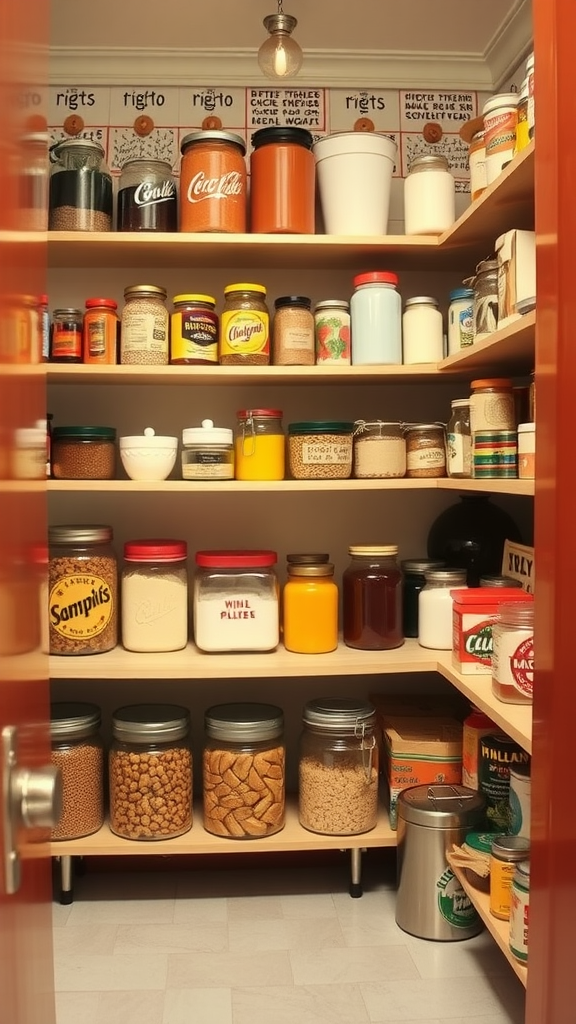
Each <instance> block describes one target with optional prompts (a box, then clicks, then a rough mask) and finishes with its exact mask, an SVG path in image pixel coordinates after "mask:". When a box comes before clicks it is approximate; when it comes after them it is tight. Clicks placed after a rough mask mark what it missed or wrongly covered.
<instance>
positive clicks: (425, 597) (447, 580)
mask: <svg viewBox="0 0 576 1024" xmlns="http://www.w3.org/2000/svg"><path fill="white" fill-rule="evenodd" d="M424 577H425V579H426V584H425V586H424V587H423V589H422V590H421V591H420V594H419V595H418V643H419V644H420V646H421V647H428V648H430V650H433V651H451V650H452V643H453V621H452V619H453V608H452V606H453V600H452V594H451V591H452V590H464V589H466V570H465V569H431V570H429V571H427V572H425V573H424Z"/></svg>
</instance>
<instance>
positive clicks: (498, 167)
mask: <svg viewBox="0 0 576 1024" xmlns="http://www.w3.org/2000/svg"><path fill="white" fill-rule="evenodd" d="M482 114H483V117H484V139H485V143H486V181H487V183H488V185H491V184H492V182H493V181H496V178H497V177H498V176H499V175H500V174H501V173H502V171H503V170H504V168H505V167H506V164H508V163H510V161H511V160H512V157H513V156H514V147H515V145H516V125H517V124H518V93H516V92H503V93H498V95H497V96H492V98H491V99H489V100H487V101H486V103H485V104H484V107H483V109H482Z"/></svg>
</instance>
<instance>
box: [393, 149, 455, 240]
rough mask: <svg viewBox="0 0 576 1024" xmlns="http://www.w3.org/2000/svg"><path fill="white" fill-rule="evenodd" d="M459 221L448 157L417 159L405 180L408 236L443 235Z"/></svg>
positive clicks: (430, 156)
mask: <svg viewBox="0 0 576 1024" xmlns="http://www.w3.org/2000/svg"><path fill="white" fill-rule="evenodd" d="M455 220H456V185H455V181H454V176H453V174H452V173H451V171H450V165H449V163H448V160H447V159H446V157H445V156H442V155H441V154H437V153H423V154H422V155H421V156H417V157H415V159H414V160H413V161H412V163H411V164H410V170H409V172H408V175H407V177H406V178H405V179H404V230H405V232H406V234H407V235H440V234H441V233H442V232H443V231H447V230H448V228H450V227H452V224H453V223H454V221H455Z"/></svg>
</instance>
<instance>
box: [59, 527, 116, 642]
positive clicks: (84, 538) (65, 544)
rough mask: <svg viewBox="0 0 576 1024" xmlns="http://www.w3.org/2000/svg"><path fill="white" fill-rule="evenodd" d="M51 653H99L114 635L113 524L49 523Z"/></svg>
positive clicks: (114, 567) (112, 640) (114, 578)
mask: <svg viewBox="0 0 576 1024" xmlns="http://www.w3.org/2000/svg"><path fill="white" fill-rule="evenodd" d="M48 541H49V549H50V556H49V581H48V594H49V598H48V600H49V638H50V654H66V655H75V654H102V653H103V652H104V651H110V650H112V648H113V647H115V646H116V642H117V637H118V572H117V567H116V556H115V554H114V550H113V548H112V527H111V526H50V527H49V529H48Z"/></svg>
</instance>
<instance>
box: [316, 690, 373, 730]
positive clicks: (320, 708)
mask: <svg viewBox="0 0 576 1024" xmlns="http://www.w3.org/2000/svg"><path fill="white" fill-rule="evenodd" d="M302 720H303V722H304V723H305V724H306V725H314V726H316V727H317V728H320V729H325V730H327V731H328V732H343V731H349V732H352V733H353V734H354V735H356V734H357V735H358V737H359V738H360V737H361V736H362V735H363V732H364V730H365V728H366V727H367V726H368V727H369V728H372V726H373V725H374V723H375V721H376V711H375V709H374V708H373V706H372V704H369V703H368V701H363V700H356V699H353V698H347V697H316V698H315V699H314V700H309V701H308V703H307V704H305V705H304V709H303V712H302Z"/></svg>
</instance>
